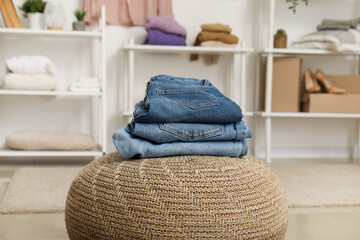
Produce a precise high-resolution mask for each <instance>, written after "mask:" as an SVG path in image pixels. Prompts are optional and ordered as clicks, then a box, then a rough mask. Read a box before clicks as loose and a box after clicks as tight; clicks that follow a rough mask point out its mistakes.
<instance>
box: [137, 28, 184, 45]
mask: <svg viewBox="0 0 360 240" xmlns="http://www.w3.org/2000/svg"><path fill="white" fill-rule="evenodd" d="M144 44H150V45H175V46H185V45H186V43H185V38H184V37H183V36H179V35H176V34H171V33H166V32H163V31H161V30H159V29H150V30H149V32H148V34H147V37H146V40H145V42H144Z"/></svg>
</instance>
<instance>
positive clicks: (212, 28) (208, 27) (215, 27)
mask: <svg viewBox="0 0 360 240" xmlns="http://www.w3.org/2000/svg"><path fill="white" fill-rule="evenodd" d="M201 29H202V30H203V31H208V32H226V33H231V27H229V25H224V24H221V23H215V24H202V25H201Z"/></svg>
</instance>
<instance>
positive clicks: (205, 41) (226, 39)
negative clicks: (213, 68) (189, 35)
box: [190, 23, 239, 65]
mask: <svg viewBox="0 0 360 240" xmlns="http://www.w3.org/2000/svg"><path fill="white" fill-rule="evenodd" d="M201 30H202V31H201V32H200V33H199V34H198V35H197V37H196V39H195V43H194V46H202V47H235V46H236V44H237V43H238V42H239V38H238V37H237V36H235V35H232V34H231V28H230V27H229V26H228V25H224V24H221V23H215V24H203V25H201ZM203 56H204V60H205V63H206V64H207V65H211V64H214V63H217V61H218V59H219V56H218V55H216V54H206V55H203ZM198 59H199V55H197V54H192V55H191V56H190V61H194V60H198Z"/></svg>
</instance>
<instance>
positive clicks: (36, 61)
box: [5, 55, 58, 76]
mask: <svg viewBox="0 0 360 240" xmlns="http://www.w3.org/2000/svg"><path fill="white" fill-rule="evenodd" d="M5 65H6V67H7V69H8V70H9V71H10V72H12V73H20V74H39V73H42V74H49V75H52V76H54V75H56V74H57V73H58V72H57V70H56V68H55V66H54V64H53V63H52V62H51V61H50V60H49V59H48V58H47V57H44V56H37V55H34V56H29V55H21V56H14V57H11V58H9V59H7V60H6V61H5Z"/></svg>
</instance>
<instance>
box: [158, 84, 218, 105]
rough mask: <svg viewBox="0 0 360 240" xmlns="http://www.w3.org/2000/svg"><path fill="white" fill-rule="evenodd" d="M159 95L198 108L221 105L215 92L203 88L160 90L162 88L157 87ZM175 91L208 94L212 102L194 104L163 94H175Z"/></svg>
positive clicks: (170, 100)
mask: <svg viewBox="0 0 360 240" xmlns="http://www.w3.org/2000/svg"><path fill="white" fill-rule="evenodd" d="M156 92H157V94H158V96H159V97H160V98H162V99H163V100H165V101H168V102H176V103H179V104H183V105H185V106H187V107H189V108H191V109H198V108H202V107H210V106H218V105H219V101H218V100H217V98H216V97H215V95H213V94H210V93H207V92H204V91H202V90H160V89H157V90H156ZM174 93H180V94H181V93H201V94H206V95H208V97H209V98H210V100H211V101H212V102H207V103H199V104H196V105H192V104H189V103H187V102H183V101H180V100H172V99H168V98H166V96H163V95H166V94H167V95H170V94H174Z"/></svg>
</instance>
